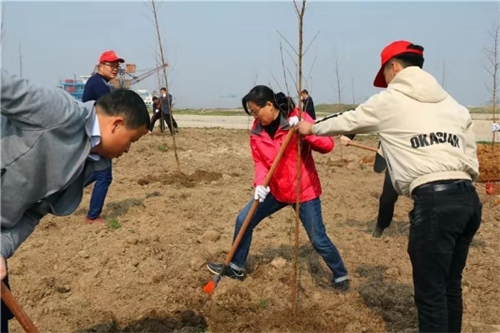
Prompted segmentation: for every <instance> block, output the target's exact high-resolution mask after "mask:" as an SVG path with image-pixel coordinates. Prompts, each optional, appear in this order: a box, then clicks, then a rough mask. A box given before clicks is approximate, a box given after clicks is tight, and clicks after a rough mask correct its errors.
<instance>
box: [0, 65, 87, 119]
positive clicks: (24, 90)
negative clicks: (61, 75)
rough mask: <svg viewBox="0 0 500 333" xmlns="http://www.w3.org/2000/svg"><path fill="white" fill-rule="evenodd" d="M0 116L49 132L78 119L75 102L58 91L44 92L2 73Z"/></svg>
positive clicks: (53, 89)
mask: <svg viewBox="0 0 500 333" xmlns="http://www.w3.org/2000/svg"><path fill="white" fill-rule="evenodd" d="M0 99H1V113H2V115H3V116H5V117H7V118H9V119H10V120H12V121H14V122H17V123H18V124H24V125H28V126H33V127H39V128H50V127H53V126H57V125H59V124H61V123H64V122H67V121H68V120H70V119H76V118H75V117H78V116H80V115H81V111H80V108H79V106H78V102H77V101H76V100H75V99H74V98H73V97H72V96H71V95H70V94H68V93H67V92H65V91H64V90H62V89H60V88H44V87H40V86H37V85H34V84H31V83H30V82H29V81H28V80H25V79H21V78H20V77H17V76H12V75H10V74H8V72H7V71H5V70H4V69H2V71H1V97H0Z"/></svg>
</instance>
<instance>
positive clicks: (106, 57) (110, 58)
mask: <svg viewBox="0 0 500 333" xmlns="http://www.w3.org/2000/svg"><path fill="white" fill-rule="evenodd" d="M115 61H118V62H125V60H123V59H122V58H118V56H117V55H116V53H115V51H111V50H110V51H106V52H104V53H103V54H101V57H100V58H99V63H101V62H115Z"/></svg>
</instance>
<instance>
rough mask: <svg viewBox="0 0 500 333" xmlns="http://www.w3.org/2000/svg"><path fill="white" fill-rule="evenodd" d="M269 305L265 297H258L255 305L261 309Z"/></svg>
mask: <svg viewBox="0 0 500 333" xmlns="http://www.w3.org/2000/svg"><path fill="white" fill-rule="evenodd" d="M268 306H269V300H268V299H267V298H264V299H260V300H259V302H258V303H257V307H259V308H261V309H267V307H268Z"/></svg>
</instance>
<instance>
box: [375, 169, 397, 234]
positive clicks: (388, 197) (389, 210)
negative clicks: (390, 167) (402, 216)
mask: <svg viewBox="0 0 500 333" xmlns="http://www.w3.org/2000/svg"><path fill="white" fill-rule="evenodd" d="M398 197H399V194H398V192H396V190H395V189H394V186H392V182H391V177H390V176H389V173H388V172H387V170H386V172H385V178H384V187H383V189H382V194H381V195H380V200H379V205H378V216H377V225H378V226H379V227H380V228H382V229H385V228H387V227H388V226H389V225H390V224H391V221H392V217H393V216H394V205H396V201H398Z"/></svg>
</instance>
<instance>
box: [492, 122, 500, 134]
mask: <svg viewBox="0 0 500 333" xmlns="http://www.w3.org/2000/svg"><path fill="white" fill-rule="evenodd" d="M491 131H492V132H500V124H497V123H491Z"/></svg>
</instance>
